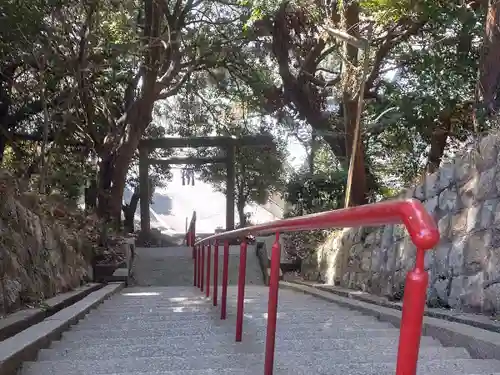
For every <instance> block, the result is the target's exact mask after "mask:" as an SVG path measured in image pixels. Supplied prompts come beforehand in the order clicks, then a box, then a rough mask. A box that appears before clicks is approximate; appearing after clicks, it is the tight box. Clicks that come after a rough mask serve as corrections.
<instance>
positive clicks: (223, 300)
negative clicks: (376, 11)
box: [220, 240, 229, 320]
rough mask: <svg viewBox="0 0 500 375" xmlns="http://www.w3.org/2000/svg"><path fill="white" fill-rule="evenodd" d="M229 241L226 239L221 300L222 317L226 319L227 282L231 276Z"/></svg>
mask: <svg viewBox="0 0 500 375" xmlns="http://www.w3.org/2000/svg"><path fill="white" fill-rule="evenodd" d="M228 268H229V241H228V240H226V241H224V259H223V264H222V296H221V301H220V304H221V306H220V318H221V319H222V320H224V319H226V309H227V283H228V278H229V270H228Z"/></svg>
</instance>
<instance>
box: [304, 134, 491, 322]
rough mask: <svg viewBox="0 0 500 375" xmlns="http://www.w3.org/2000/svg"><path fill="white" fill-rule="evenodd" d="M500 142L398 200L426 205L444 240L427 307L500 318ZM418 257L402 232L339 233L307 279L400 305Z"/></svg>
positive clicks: (314, 260)
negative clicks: (398, 301) (411, 270)
mask: <svg viewBox="0 0 500 375" xmlns="http://www.w3.org/2000/svg"><path fill="white" fill-rule="evenodd" d="M499 150H500V136H498V135H489V136H487V137H485V138H483V139H482V140H481V141H480V143H479V145H478V146H477V148H476V149H474V150H472V151H471V152H468V153H467V154H466V155H465V154H464V155H463V156H460V157H457V158H455V160H454V161H453V162H452V163H447V164H445V165H443V166H442V167H441V168H440V170H439V171H438V172H436V173H434V174H431V175H428V176H426V178H425V181H424V182H423V183H421V184H419V185H417V186H415V187H413V188H409V189H407V190H406V191H405V192H403V193H402V194H401V195H400V196H399V197H398V198H414V199H418V200H420V201H421V202H422V203H423V204H424V205H425V207H426V208H427V210H428V211H429V212H430V213H431V214H432V215H433V217H434V219H435V220H436V223H437V224H438V227H439V231H440V234H441V241H440V243H439V245H438V246H437V247H436V248H435V249H434V250H433V251H430V252H428V253H427V255H426V259H425V267H426V270H427V271H428V272H429V276H430V286H429V289H428V304H429V305H430V306H443V307H452V308H460V309H463V310H468V311H478V312H485V313H495V312H499V311H500V205H499V202H500V154H499ZM415 253H416V249H415V246H414V245H413V244H412V242H411V240H410V239H409V237H408V234H407V232H406V230H405V229H404V227H402V226H401V225H388V226H385V227H380V228H359V229H345V230H342V231H336V232H334V233H332V234H331V235H330V236H329V238H328V239H327V241H326V242H325V243H324V244H322V245H321V246H320V247H319V248H318V249H317V251H316V253H315V254H312V255H311V256H309V257H308V258H307V259H306V260H305V261H304V262H303V265H302V274H303V276H304V278H305V279H308V280H314V281H322V282H325V283H327V284H339V285H342V286H345V287H349V288H354V289H361V290H364V291H368V292H371V293H374V294H378V295H385V296H389V297H391V298H395V299H398V298H400V297H401V296H402V291H403V289H404V278H405V275H406V272H407V271H408V270H409V269H410V268H412V266H413V264H414V260H415Z"/></svg>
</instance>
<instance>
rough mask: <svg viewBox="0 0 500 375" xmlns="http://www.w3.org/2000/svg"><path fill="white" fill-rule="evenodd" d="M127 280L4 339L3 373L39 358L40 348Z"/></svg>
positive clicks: (1, 351)
mask: <svg viewBox="0 0 500 375" xmlns="http://www.w3.org/2000/svg"><path fill="white" fill-rule="evenodd" d="M124 285H125V284H124V283H110V284H107V285H106V286H104V287H102V288H100V289H98V290H96V291H94V292H92V293H90V294H88V295H87V296H85V297H84V298H83V299H81V300H80V301H78V302H76V303H74V304H72V305H70V306H68V307H66V308H64V309H62V310H60V311H59V312H57V313H55V314H54V315H51V316H49V317H47V318H46V319H44V320H43V321H41V322H40V323H38V324H34V325H32V326H31V327H29V328H27V329H25V330H23V331H21V332H19V333H18V334H16V335H14V336H12V337H10V338H8V339H6V340H4V341H1V342H0V374H2V375H15V374H16V373H17V370H18V368H19V367H20V366H21V364H22V363H23V362H26V361H32V360H34V359H36V356H37V353H38V351H39V350H40V349H44V348H47V347H48V346H49V345H50V343H51V342H52V341H55V340H58V339H60V338H61V335H62V333H63V332H64V331H66V330H68V329H69V328H70V327H71V326H72V325H73V324H75V323H77V322H78V321H79V320H80V319H81V318H83V317H84V316H85V315H86V314H87V313H88V312H89V311H90V310H92V309H93V308H95V307H96V306H98V305H99V304H100V303H102V302H103V301H104V300H105V299H107V298H109V297H110V296H111V295H113V294H115V293H117V292H119V291H120V290H121V289H123V287H124Z"/></svg>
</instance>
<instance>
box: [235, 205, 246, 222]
mask: <svg viewBox="0 0 500 375" xmlns="http://www.w3.org/2000/svg"><path fill="white" fill-rule="evenodd" d="M236 206H237V209H238V218H239V220H240V228H243V227H244V226H245V225H246V224H247V217H246V215H245V203H242V204H241V203H240V202H239V201H238V203H237V205H236Z"/></svg>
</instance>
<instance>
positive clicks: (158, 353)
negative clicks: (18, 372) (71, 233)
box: [38, 337, 469, 361]
mask: <svg viewBox="0 0 500 375" xmlns="http://www.w3.org/2000/svg"><path fill="white" fill-rule="evenodd" d="M110 341H112V340H103V341H95V342H93V343H92V344H90V345H88V346H85V347H82V346H81V345H65V344H64V343H59V344H55V345H53V346H52V348H51V349H44V350H42V351H40V353H39V355H38V359H39V360H43V361H47V360H51V361H54V360H63V359H78V360H102V359H110V358H135V357H163V356H183V357H194V356H215V355H226V354H237V353H255V354H260V355H262V353H264V347H265V345H264V341H259V342H252V343H247V342H246V341H243V342H241V343H238V344H235V343H234V342H231V343H229V344H228V343H226V342H223V343H206V342H198V341H193V340H191V341H190V342H187V341H183V342H175V343H172V342H171V341H170V342H165V345H162V344H161V343H157V342H156V343H151V345H128V346H124V344H123V342H116V343H115V342H110ZM232 341H234V339H233V340H232ZM114 344H117V345H114ZM179 344H182V345H179ZM373 348H383V352H384V353H386V354H393V353H396V351H397V340H394V339H392V338H373V339H364V340H326V339H322V340H318V339H311V340H302V341H282V342H278V345H277V347H276V355H277V356H279V355H281V353H287V352H301V351H304V350H307V351H309V352H318V353H319V352H322V351H326V352H328V353H331V352H332V351H335V352H349V355H358V354H359V355H362V356H364V355H365V352H367V351H370V350H372V349H373ZM441 349H442V347H441V346H440V344H439V342H438V341H436V340H434V339H432V338H430V337H423V338H422V343H421V354H422V355H426V354H425V353H431V352H432V353H442V350H441ZM447 349H452V348H447ZM454 349H456V348H454ZM377 352H378V351H377ZM445 352H446V354H445V355H447V354H450V353H453V351H445ZM455 353H458V354H457V356H458V355H459V358H468V357H469V355H468V353H467V352H466V351H465V350H463V349H458V350H457V351H456V352H455Z"/></svg>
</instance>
